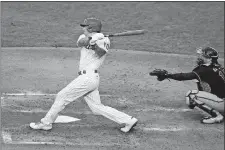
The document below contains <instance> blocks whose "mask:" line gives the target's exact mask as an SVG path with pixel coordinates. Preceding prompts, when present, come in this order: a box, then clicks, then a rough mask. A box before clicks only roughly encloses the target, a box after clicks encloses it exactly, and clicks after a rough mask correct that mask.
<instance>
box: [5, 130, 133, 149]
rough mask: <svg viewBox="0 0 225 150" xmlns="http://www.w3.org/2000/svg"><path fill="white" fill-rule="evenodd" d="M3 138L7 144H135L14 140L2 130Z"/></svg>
mask: <svg viewBox="0 0 225 150" xmlns="http://www.w3.org/2000/svg"><path fill="white" fill-rule="evenodd" d="M2 138H3V142H4V143H5V144H13V145H22V144H23V145H24V144H25V145H70V146H115V145H118V146H135V145H130V144H121V143H82V144H81V143H72V142H41V141H23V140H21V141H13V140H12V137H11V134H10V133H9V132H6V131H2Z"/></svg>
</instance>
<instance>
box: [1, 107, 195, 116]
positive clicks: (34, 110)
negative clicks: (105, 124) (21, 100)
mask: <svg viewBox="0 0 225 150" xmlns="http://www.w3.org/2000/svg"><path fill="white" fill-rule="evenodd" d="M5 106H9V105H1V107H2V108H3V109H5V110H8V111H10V112H21V113H47V112H48V110H44V109H40V108H36V109H32V110H31V109H29V108H28V110H26V109H24V108H22V107H21V109H19V110H16V109H10V108H7V107H5ZM133 111H136V112H149V111H155V112H156V111H165V112H175V113H179V112H188V111H191V110H190V109H171V108H165V107H155V108H151V109H143V110H136V109H134V110H133ZM64 112H65V113H73V114H88V115H89V114H93V113H92V112H91V111H82V112H74V111H66V110H65V111H64Z"/></svg>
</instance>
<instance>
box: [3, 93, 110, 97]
mask: <svg viewBox="0 0 225 150" xmlns="http://www.w3.org/2000/svg"><path fill="white" fill-rule="evenodd" d="M56 95H57V94H51V93H2V96H56ZM100 96H103V97H113V95H109V94H100Z"/></svg>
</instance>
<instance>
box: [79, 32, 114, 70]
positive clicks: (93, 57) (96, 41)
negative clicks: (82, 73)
mask: <svg viewBox="0 0 225 150" xmlns="http://www.w3.org/2000/svg"><path fill="white" fill-rule="evenodd" d="M84 37H85V35H84V34H82V35H80V37H79V38H78V40H77V43H78V42H79V40H80V39H82V38H84ZM89 43H90V45H88V46H87V47H82V48H81V52H80V62H79V70H98V69H99V67H100V66H101V65H102V63H103V62H104V60H105V56H106V55H103V56H102V57H99V56H98V55H97V54H96V53H95V51H94V49H96V48H98V49H102V50H104V51H106V52H108V49H109V47H110V40H109V38H108V37H104V35H103V34H102V33H95V34H94V35H93V36H92V39H91V41H90V42H89Z"/></svg>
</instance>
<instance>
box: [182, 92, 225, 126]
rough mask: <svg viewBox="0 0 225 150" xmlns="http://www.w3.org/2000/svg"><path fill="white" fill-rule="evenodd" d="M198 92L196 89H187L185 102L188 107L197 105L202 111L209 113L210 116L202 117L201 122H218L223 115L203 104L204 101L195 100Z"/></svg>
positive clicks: (221, 119)
mask: <svg viewBox="0 0 225 150" xmlns="http://www.w3.org/2000/svg"><path fill="white" fill-rule="evenodd" d="M197 93H198V90H192V91H188V92H187V94H186V104H187V105H188V107H189V108H191V109H194V107H198V108H200V109H201V110H203V111H204V112H206V113H208V114H209V115H211V117H204V118H203V119H202V120H201V122H202V123H206V124H212V123H220V122H222V121H223V116H222V115H221V114H220V113H219V112H218V111H216V110H214V109H213V108H210V107H209V106H207V105H205V103H203V102H200V101H197V96H196V94H197Z"/></svg>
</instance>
